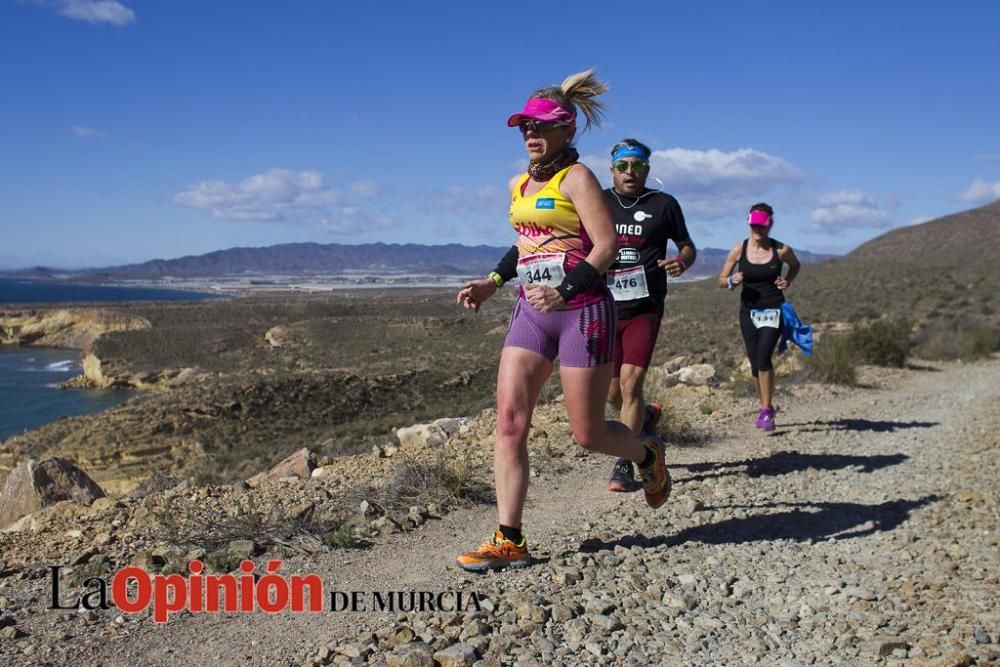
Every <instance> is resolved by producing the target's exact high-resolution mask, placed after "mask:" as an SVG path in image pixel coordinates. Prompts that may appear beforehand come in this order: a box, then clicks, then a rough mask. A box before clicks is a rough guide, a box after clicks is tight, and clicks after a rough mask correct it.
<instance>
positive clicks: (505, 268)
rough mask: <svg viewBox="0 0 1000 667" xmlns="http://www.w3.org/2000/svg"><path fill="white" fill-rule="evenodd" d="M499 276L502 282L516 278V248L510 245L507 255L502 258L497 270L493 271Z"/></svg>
mask: <svg viewBox="0 0 1000 667" xmlns="http://www.w3.org/2000/svg"><path fill="white" fill-rule="evenodd" d="M493 270H494V271H496V272H497V273H499V274H500V277H501V278H503V281H504V282H507V281H509V280H513V279H514V278H517V246H516V245H512V246H511V247H510V250H508V251H507V254H506V255H504V256H503V259H501V260H500V263H499V264H497V268H495V269H493Z"/></svg>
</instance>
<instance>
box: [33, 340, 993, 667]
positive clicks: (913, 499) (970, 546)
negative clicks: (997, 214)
mask: <svg viewBox="0 0 1000 667" xmlns="http://www.w3.org/2000/svg"><path fill="white" fill-rule="evenodd" d="M866 378H867V379H869V381H870V382H873V384H875V385H876V386H874V387H869V388H863V389H853V390H847V389H830V388H825V387H824V388H799V389H796V390H795V393H796V394H797V395H796V396H790V395H788V394H787V393H786V394H785V395H784V396H780V397H779V400H780V401H781V403H780V408H781V409H780V411H779V413H778V424H779V429H778V430H777V431H776V432H775V433H773V434H771V435H765V434H763V433H760V432H758V431H756V430H755V429H754V428H753V426H752V416H751V415H750V414H749V410H750V408H751V407H752V406H750V405H749V401H747V402H746V403H747V405H746V406H745V407H746V411H745V412H744V413H742V414H739V415H738V416H734V417H733V418H731V419H728V420H722V421H721V422H719V423H718V424H717V426H716V429H717V431H718V432H720V433H730V434H731V435H728V436H723V437H720V438H718V439H715V440H712V441H710V442H709V443H708V444H707V445H705V446H701V447H692V448H683V449H674V450H673V451H672V453H671V456H672V463H673V465H672V471H673V475H674V480H675V488H674V495H673V497H672V499H671V500H670V501H669V502H668V504H667V505H666V506H665V507H664V508H662V509H661V510H659V511H657V512H652V511H650V510H648V508H646V507H645V505H644V503H643V500H642V495H641V493H637V494H627V495H619V494H611V493H608V492H607V491H606V490H605V479H606V474H607V473H608V472H609V467H610V465H609V464H610V460H607V459H603V458H600V457H593V456H589V457H586V458H584V459H579V460H576V462H575V463H574V465H573V466H572V467H571V470H570V471H568V472H565V473H562V474H559V475H557V476H554V477H553V478H550V479H547V480H543V481H541V482H539V481H538V480H535V481H533V483H532V486H531V489H530V492H529V496H530V497H529V505H528V508H527V512H526V519H525V526H526V527H527V528H528V529H529V530H530V532H529V533H528V536H529V540H530V541H531V547H532V552H533V554H534V556H535V557H536V558H537V559H539V560H540V562H539V563H538V564H537V565H536V566H534V567H531V568H528V569H527V570H525V571H520V572H509V573H501V574H499V575H486V576H473V575H469V574H466V573H464V572H461V571H458V570H456V569H455V568H454V567H453V566H452V563H453V562H454V557H455V555H456V554H457V553H458V552H460V551H462V550H464V549H467V548H470V547H471V546H474V545H475V544H477V543H478V542H479V541H481V540H482V539H483V538H484V537H485V536H486V535H487V534H488V532H489V531H490V530H492V527H493V525H494V523H495V514H494V510H493V509H492V508H475V509H466V510H461V511H457V512H454V513H452V514H450V515H448V516H446V517H445V518H444V519H442V520H439V521H431V522H430V523H428V524H426V525H425V526H424V527H423V528H421V529H419V530H416V531H413V532H409V533H403V534H396V535H392V536H389V537H386V538H380V539H379V540H377V541H376V543H375V545H374V546H373V547H372V548H370V549H367V550H363V551H355V550H352V551H341V552H334V553H332V554H325V555H324V556H323V557H322V558H320V559H318V560H315V561H309V560H304V559H297V560H295V561H287V562H286V564H285V566H284V567H283V569H282V573H284V574H289V573H291V572H300V573H305V572H315V573H317V574H319V575H320V576H321V577H322V579H323V580H324V582H325V583H326V586H327V590H330V589H335V590H343V591H366V592H371V591H400V590H401V591H433V592H440V591H464V592H466V593H468V592H469V591H476V592H478V593H480V594H482V595H483V596H485V597H489V598H490V599H491V600H493V601H494V604H495V606H496V609H495V610H493V611H488V612H487V613H486V614H485V615H484V618H485V622H486V623H487V624H488V625H489V630H485V629H484V631H482V632H481V633H479V638H480V643H479V644H478V646H477V648H479V649H480V656H481V657H482V656H483V655H485V656H487V657H488V658H489V657H490V656H495V657H498V658H502V659H501V662H504V663H506V662H510V663H515V661H516V664H581V663H583V664H612V663H621V664H643V660H644V659H645V660H649V661H651V662H647V663H646V664H658V663H659V662H661V661H663V662H672V661H674V662H676V664H754V663H758V662H759V663H761V664H782V665H806V664H875V663H879V664H899V665H910V664H912V665H937V664H940V665H947V664H955V665H958V664H963V661H964V660H965V658H968V659H969V660H970V661H971V662H968V663H966V664H988V663H989V661H990V660H991V659H996V658H998V657H1000V654H998V653H997V649H996V647H997V644H996V643H993V642H996V641H997V639H998V638H997V634H998V631H1000V623H998V621H997V614H996V610H997V608H998V602H1000V595H998V593H997V592H996V591H997V585H996V584H997V583H998V582H997V572H998V571H1000V567H998V566H1000V556H998V551H1000V550H998V547H997V529H998V526H1000V519H998V513H997V512H998V505H997V487H998V480H1000V475H998V464H997V455H998V454H1000V451H998V449H1000V435H998V434H1000V420H998V417H997V406H998V405H1000V362H998V361H996V360H994V361H990V362H986V363H981V364H977V365H964V366H963V365H960V364H950V365H942V366H939V367H935V368H926V369H922V370H907V371H886V370H884V369H878V370H872V371H870V372H869V373H868V374H867V375H866ZM566 572H571V573H575V575H579V577H580V579H579V580H575V578H576V577H575V575H574V574H571V575H570V576H569V578H568V579H567V578H566V577H565V576H563V574H564V573H566ZM651 588H654V589H655V591H656V592H655V594H653V595H649V591H650V589H651ZM595 599H598V600H600V599H605V600H610V601H611V602H610V606H608V605H604V608H600V607H601V605H597V607H594V605H593V602H594V600H595ZM518 600H537V601H538V603H539V604H540V605H543V606H545V605H549V606H553V608H554V605H555V604H557V603H558V604H565V605H567V606H569V607H570V608H573V605H574V604H577V603H578V604H579V606H580V608H578V609H577V610H576V612H575V613H574V614H573V616H574V617H573V619H572V620H571V621H566V622H565V623H556V622H555V619H552V620H549V621H548V622H547V623H542V624H539V625H535V626H532V625H531V624H530V623H525V622H523V619H522V618H521V615H520V612H519V611H516V610H517V606H516V605H517V602H518ZM515 612H516V613H515ZM553 613H554V612H553ZM511 614H513V617H512V616H511ZM599 616H602V617H604V618H609V617H613V618H620V620H621V621H623V623H622V625H624V627H623V628H622V627H617V626H616V625H611V626H607V625H606V624H605V621H604V620H602V619H600V618H598V617H599ZM109 618H111V617H109ZM421 619H423V616H421V617H420V619H417V616H416V615H403V616H397V615H394V614H389V613H381V612H380V613H348V612H344V613H324V614H302V615H290V614H282V615H275V616H269V615H266V614H263V613H256V614H242V615H228V616H213V615H190V614H187V615H180V616H178V617H175V618H174V619H172V620H171V621H170V623H169V624H167V625H166V626H154V625H153V624H152V623H150V622H149V620H148V619H142V618H134V619H133V618H128V619H125V622H124V623H120V624H119V625H120V626H121V627H120V628H118V629H117V630H116V631H115V632H114V633H112V636H109V637H108V638H107V639H105V640H102V641H101V642H100V643H97V642H88V641H85V640H84V639H80V640H79V641H80V643H82V644H85V648H82V647H80V646H77V645H75V644H74V639H70V640H68V641H66V642H65V643H64V644H63V645H62V646H60V647H58V648H55V649H54V651H55V653H53V654H52V655H51V660H52V662H53V664H59V663H61V662H63V661H67V660H69V659H73V660H78V659H80V658H83V657H86V659H87V661H88V663H89V664H103V665H144V666H146V665H175V664H186V665H202V664H215V665H244V664H255V665H286V664H287V665H299V664H302V663H303V662H304V661H306V660H307V659H309V658H312V657H314V656H317V653H319V652H320V651H322V650H323V647H327V646H330V647H331V648H332V647H335V646H337V645H345V644H353V645H356V646H359V647H363V646H364V644H365V643H366V641H368V640H370V639H371V637H370V635H371V633H372V632H378V631H384V630H386V629H387V628H398V627H402V626H407V627H413V628H416V629H417V630H416V631H415V632H416V634H418V635H419V634H421V633H422V632H423V631H422V630H421V628H422V627H423V626H422V625H421V622H422V620H421ZM578 621H579V623H577V622H578ZM573 624H577V625H580V626H581V627H583V628H584V630H583V631H582V635H583V636H580V637H577V636H576V635H577V634H578V633H577V632H576V629H575V627H576V626H574V625H573ZM366 633H367V634H366ZM423 634H425V635H429V636H434V635H435V632H434V631H426V632H423ZM467 634H468V633H466V635H467ZM437 635H438V636H440V633H439V632H438V633H437ZM505 635H507V637H506V638H505V637H504V636H505ZM464 636H465V635H463V637H464ZM475 636H476V635H475V633H473V635H472V637H473V638H475ZM986 639H988V640H989V641H988V642H987V641H985V640H986ZM378 641H382V643H380V644H379V646H381V647H383V648H384V650H391V649H389V648H386V644H385V642H384V637H383V638H381V640H378ZM449 643H450V642H449ZM470 643H473V644H475V642H472V641H470ZM550 646H551V648H550ZM525 647H528V648H525ZM381 650H382V649H380V651H381ZM503 650H505V652H504V653H501V652H500V651H503ZM325 654H326V652H325V651H324V653H323V656H325ZM613 656H614V657H613ZM321 657H322V656H321ZM377 657H378V656H373V660H374V659H376V658H377ZM332 658H333V656H332V655H331V656H330V657H325V658H324V662H326V661H329V660H331V659H332ZM24 659H25V660H27V661H29V662H30V664H38V663H37V661H36V660H35V659H33V658H31V656H24ZM345 659H346V658H345ZM949 661H951V662H949ZM976 661H978V662H976ZM29 662H25V663H24V664H29ZM356 664H365V661H364V660H363V659H356ZM390 664H394V663H390ZM413 664H420V663H413ZM483 664H494V663H491V662H484V663H483Z"/></svg>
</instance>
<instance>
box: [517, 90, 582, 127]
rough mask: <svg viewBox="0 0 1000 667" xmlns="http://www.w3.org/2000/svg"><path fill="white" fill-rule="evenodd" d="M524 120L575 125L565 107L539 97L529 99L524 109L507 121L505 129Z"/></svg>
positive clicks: (573, 119) (571, 115)
mask: <svg viewBox="0 0 1000 667" xmlns="http://www.w3.org/2000/svg"><path fill="white" fill-rule="evenodd" d="M526 120H540V121H543V122H546V123H567V124H569V125H574V124H576V119H575V118H574V117H573V114H572V113H571V112H570V111H569V109H567V108H566V107H564V106H562V105H560V104H559V103H558V102H554V101H552V100H547V99H544V98H541V97H532V98H529V99H528V101H527V102H525V103H524V108H523V109H522V110H521V111H519V112H517V113H516V114H514V115H512V116H511V117H510V118H508V119H507V127H516V126H518V125H520V124H521V122H523V121H526Z"/></svg>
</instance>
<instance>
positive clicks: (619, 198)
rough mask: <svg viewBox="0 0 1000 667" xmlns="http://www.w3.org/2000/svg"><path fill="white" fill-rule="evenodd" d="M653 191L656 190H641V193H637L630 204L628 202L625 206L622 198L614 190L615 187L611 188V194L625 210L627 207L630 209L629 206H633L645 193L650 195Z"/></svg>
mask: <svg viewBox="0 0 1000 667" xmlns="http://www.w3.org/2000/svg"><path fill="white" fill-rule="evenodd" d="M654 192H656V191H655V190H650V191H649V192H643V193H642V194H641V195H639V196H638V197H636V198H635V201H634V202H632V203H631V204H629V205H627V206H626V205H625V202H623V201H622V198H621V197H619V196H618V193H617V192H616V191H615V189H614V188H611V194H613V195H614V196H615V199H617V200H618V205H619V206H621V207H622V208H623V209H625V210H626V211H627V210H628V209H630V208H635V206H636V204H638V203H639V202H640V201H642V200H643V199H644V198H645V197H646V196H647V195H651V194H653V193H654Z"/></svg>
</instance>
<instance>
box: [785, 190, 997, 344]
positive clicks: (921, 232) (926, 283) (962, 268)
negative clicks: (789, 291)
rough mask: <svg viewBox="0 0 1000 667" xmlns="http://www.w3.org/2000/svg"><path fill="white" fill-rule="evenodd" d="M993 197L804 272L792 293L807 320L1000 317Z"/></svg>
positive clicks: (960, 322)
mask: <svg viewBox="0 0 1000 667" xmlns="http://www.w3.org/2000/svg"><path fill="white" fill-rule="evenodd" d="M998 282H1000V202H994V203H993V204H990V205H988V206H983V207H981V208H976V209H972V210H969V211H964V212H962V213H955V214H953V215H947V216H944V217H942V218H938V219H936V220H931V221H930V222H925V223H921V224H919V225H911V226H909V227H901V228H899V229H893V230H891V231H889V232H886V233H885V234H883V235H882V236H879V237H878V238H874V239H872V240H871V241H868V242H867V243H865V244H863V245H861V246H859V247H858V248H856V249H855V250H854V251H853V252H851V253H849V254H847V255H845V256H843V257H839V258H837V259H834V260H831V261H829V262H825V263H823V264H822V265H821V266H817V267H815V268H813V269H811V270H807V271H803V272H802V274H801V277H800V278H799V280H797V281H796V285H795V287H794V291H793V294H794V296H793V298H794V299H795V300H796V304H797V306H798V305H803V306H804V308H803V310H804V312H805V313H806V316H807V318H809V319H813V320H863V319H875V318H878V317H880V316H891V317H906V318H908V319H911V320H914V321H918V322H920V321H931V320H937V321H939V322H947V323H948V324H947V327H950V328H949V329H947V331H946V332H945V334H943V335H947V336H949V337H950V338H952V339H954V338H955V332H954V331H953V330H952V329H953V328H954V327H956V326H959V327H965V326H973V325H975V324H976V323H977V322H979V323H985V324H988V325H989V326H994V325H995V324H996V323H997V322H998V321H1000V292H998V290H997V288H996V285H997V283H998Z"/></svg>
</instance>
